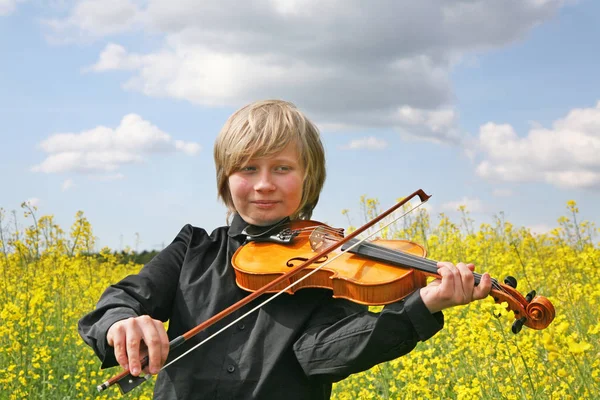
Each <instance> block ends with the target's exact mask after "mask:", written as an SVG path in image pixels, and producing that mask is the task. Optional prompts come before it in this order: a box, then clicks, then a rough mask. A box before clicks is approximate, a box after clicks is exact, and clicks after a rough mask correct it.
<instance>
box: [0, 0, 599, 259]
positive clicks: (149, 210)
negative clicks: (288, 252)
mask: <svg viewBox="0 0 600 400" xmlns="http://www.w3.org/2000/svg"><path fill="white" fill-rule="evenodd" d="M210 4H212V2H196V1H192V0H178V1H166V0H148V1H133V0H102V1H99V0H87V1H75V0H54V1H42V2H34V1H28V0H21V1H19V0H0V38H1V39H0V65H1V69H0V168H1V171H2V186H1V189H0V207H2V208H4V209H5V210H7V211H10V210H14V209H19V205H20V203H21V202H22V201H25V200H30V201H31V202H32V203H34V204H35V205H36V206H37V207H38V210H39V211H38V213H39V214H40V215H45V214H52V215H54V216H55V218H56V220H57V222H58V223H59V224H60V225H61V226H62V227H63V229H67V228H68V227H69V226H70V224H71V223H72V222H73V217H74V215H75V213H76V212H77V211H78V210H83V211H84V213H85V215H86V216H87V218H88V219H89V220H90V222H91V223H92V226H93V229H94V233H95V235H96V236H97V237H98V245H99V246H105V245H106V246H110V247H112V248H115V249H119V248H121V247H124V246H131V247H135V246H136V233H138V234H139V243H138V244H137V246H138V248H139V249H151V248H152V249H158V248H160V247H161V246H163V245H165V244H167V243H169V242H170V241H171V240H172V238H173V237H175V235H176V234H177V232H178V231H179V229H180V228H181V227H182V226H183V225H184V224H186V223H191V224H193V225H196V226H201V227H203V228H205V229H206V230H208V231H210V230H212V229H214V228H215V227H217V226H220V225H223V224H224V222H225V209H224V207H223V206H222V205H221V204H220V203H218V201H217V199H216V190H215V177H214V167H213V161H212V144H213V142H214V139H215V137H216V134H217V133H218V131H219V129H220V128H221V126H222V125H223V123H224V122H225V120H226V119H227V117H228V116H229V115H230V114H231V113H232V112H233V111H235V110H236V109H237V108H239V107H240V106H242V105H244V104H246V103H248V102H250V101H253V100H258V99H263V98H283V99H286V100H289V101H292V102H294V103H296V104H297V105H298V106H299V107H300V108H301V109H302V110H304V111H305V112H306V114H307V115H308V116H309V117H310V118H312V119H313V120H314V121H315V122H316V123H317V125H318V126H319V127H320V129H321V131H322V137H323V142H324V144H325V146H326V151H327V161H328V179H327V182H326V185H325V188H324V191H323V194H322V196H321V201H320V204H319V206H318V207H317V209H316V210H315V213H314V215H313V218H314V219H317V220H321V221H325V222H328V223H330V224H331V225H335V226H341V227H345V226H346V225H347V220H346V217H344V216H343V215H342V213H341V211H342V210H343V209H349V210H350V215H351V218H352V221H353V222H354V223H355V224H357V223H359V222H360V221H362V219H361V216H360V207H359V201H360V196H361V195H367V196H368V197H372V198H377V199H378V200H379V201H380V203H381V207H382V208H387V207H390V206H391V205H393V204H394V202H395V201H396V200H397V199H398V198H400V197H402V196H405V195H407V194H409V193H412V192H413V191H414V190H416V189H418V188H422V189H424V190H425V191H426V192H428V193H430V194H432V195H433V197H432V198H431V200H430V202H429V203H430V204H429V207H430V211H431V213H432V215H433V220H434V221H437V215H438V214H439V213H440V212H444V213H446V214H449V215H450V216H452V217H454V218H456V221H458V215H457V213H456V211H455V210H456V208H457V206H458V205H459V204H465V205H466V206H467V208H468V209H469V210H470V211H471V216H472V217H473V218H475V219H476V221H477V222H491V221H492V219H493V216H494V215H497V214H498V213H500V212H503V213H504V214H505V216H506V219H507V220H509V221H511V222H512V223H514V224H516V225H522V226H527V227H531V228H532V229H533V230H536V231H544V230H547V229H550V228H552V227H554V226H556V220H557V219H558V218H559V217H560V216H561V215H565V213H566V209H565V205H566V202H567V200H570V199H573V200H575V201H577V203H578V205H579V208H580V210H581V214H582V215H581V218H583V219H588V220H591V221H594V222H598V216H599V215H600V213H599V211H600V205H599V204H600V195H599V193H600V105H599V103H598V102H599V101H600V80H599V79H598V73H597V66H598V65H600V56H599V55H598V51H597V50H596V49H597V47H598V44H597V43H598V41H599V39H600V28H598V25H600V24H599V23H598V22H600V21H598V19H599V17H598V15H600V5H599V3H598V2H594V1H591V0H587V1H586V0H582V1H560V0H546V1H539V0H520V1H503V2H498V1H496V0H487V1H486V0H479V1H470V2H465V1H447V2H439V1H422V2H410V1H380V2H376V3H374V2H360V1H347V2H344V3H343V4H344V6H343V7H342V6H341V5H340V4H341V2H338V1H316V0H287V1H284V0H264V1H260V2H253V3H250V2H248V3H240V2H234V1H229V0H227V1H225V0H224V1H222V2H220V3H218V4H219V5H217V6H211V5H210ZM215 4H217V3H215ZM242 4H243V6H242ZM374 4H376V5H377V8H374ZM241 7H243V9H242V8H241ZM22 223H25V222H24V221H22Z"/></svg>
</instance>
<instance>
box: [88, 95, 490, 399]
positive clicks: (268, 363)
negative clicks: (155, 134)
mask: <svg viewBox="0 0 600 400" xmlns="http://www.w3.org/2000/svg"><path fill="white" fill-rule="evenodd" d="M214 158H215V164H216V170H217V188H218V193H219V198H220V199H221V200H222V201H223V202H224V203H225V205H226V206H227V209H228V219H229V218H230V217H232V220H231V224H230V225H228V226H224V227H220V228H217V229H215V230H214V231H213V232H212V233H211V234H210V235H209V234H208V233H207V232H206V231H205V230H203V229H201V228H196V227H192V226H190V225H186V226H184V227H183V229H182V230H181V232H180V233H179V234H178V235H177V237H176V238H175V239H174V241H173V242H172V243H171V244H170V245H169V246H168V247H167V248H165V249H164V250H163V251H161V253H160V254H158V255H157V256H156V257H155V258H154V259H153V260H152V261H151V262H150V263H148V264H147V265H146V266H144V268H143V269H142V270H141V271H140V272H139V274H137V275H134V276H128V277H126V278H125V279H123V280H122V281H121V282H119V283H117V284H115V285H112V286H111V287H110V288H108V289H107V290H106V291H105V293H104V294H103V295H102V297H101V298H100V301H99V302H98V305H97V307H96V310H94V311H93V312H91V313H90V314H88V315H86V316H84V317H83V318H82V319H81V320H80V323H79V332H80V334H81V336H82V337H83V339H84V340H85V342H86V343H88V344H89V345H90V346H92V347H93V349H94V351H95V352H96V354H97V355H98V356H99V357H100V358H101V359H102V367H103V368H105V367H110V366H114V365H117V364H119V365H121V366H122V367H123V368H129V369H130V371H131V373H132V374H133V375H139V374H140V373H141V365H140V359H141V358H143V357H144V356H145V355H148V357H149V365H148V367H147V368H146V372H148V373H151V374H155V373H158V371H159V370H160V368H161V367H162V366H163V365H164V364H165V361H166V359H167V355H168V353H169V340H170V339H173V338H175V337H177V336H179V335H181V334H183V333H184V332H186V331H188V330H189V329H191V328H193V327H194V326H196V325H198V324H199V323H201V322H202V321H204V320H206V319H208V318H209V317H211V316H213V315H214V314H216V313H218V312H219V311H221V310H223V309H225V308H227V307H228V306H230V305H231V304H233V303H235V302H237V301H239V300H240V299H242V298H244V297H245V296H246V295H247V292H245V291H243V290H242V289H240V288H239V287H238V286H237V285H236V284H235V274H234V271H233V268H232V266H231V261H230V260H231V257H232V255H233V253H234V252H235V251H236V250H237V249H238V248H239V246H241V245H242V244H243V243H244V240H245V239H246V236H245V235H244V234H243V233H242V232H243V230H244V229H245V228H246V227H247V226H248V225H255V226H261V227H264V226H269V225H273V224H276V223H278V222H279V221H281V220H282V219H284V218H287V217H289V218H290V219H291V220H295V219H308V218H310V216H311V214H312V211H313V209H314V207H315V206H316V204H317V201H318V198H319V194H320V192H321V189H322V186H323V183H324V181H325V156H324V150H323V146H322V144H321V141H320V138H319V132H318V130H317V129H316V127H315V126H314V125H313V124H312V123H311V122H310V121H309V120H308V119H307V118H306V117H305V116H304V115H303V114H302V113H301V112H300V111H299V110H298V109H297V108H296V107H295V106H294V105H293V104H290V103H287V102H284V101H276V100H271V101H261V102H256V103H253V104H249V105H247V106H246V107H243V108H242V109H240V110H238V111H237V112H235V113H234V114H233V115H232V116H231V117H230V118H229V119H228V121H227V122H226V123H225V125H224V127H223V129H222V130H221V132H220V133H219V136H218V137H217V140H216V142H215V147H214ZM438 268H439V269H438V272H439V274H440V275H441V279H440V280H436V281H433V282H431V283H430V284H429V285H427V286H426V287H424V288H422V289H420V290H417V291H415V292H414V293H412V294H411V295H409V296H407V297H406V298H405V299H403V300H402V301H399V302H397V303H393V304H389V305H387V306H385V307H384V309H383V311H382V312H380V313H377V314H376V313H371V312H369V311H368V310H367V308H366V307H365V306H362V305H358V304H355V303H352V302H350V301H347V300H343V299H334V298H332V297H331V292H330V291H328V290H325V289H305V290H300V291H298V292H297V293H296V294H294V295H293V296H291V295H287V294H286V295H282V296H279V297H277V298H276V299H275V300H274V301H272V302H270V303H268V304H266V305H265V306H264V307H263V308H261V309H260V310H259V311H258V312H256V313H254V314H251V315H249V316H248V317H246V318H244V319H243V320H242V321H241V322H239V323H238V324H237V326H235V327H231V328H230V329H228V330H226V331H224V332H223V333H222V334H220V335H218V336H216V337H215V338H213V339H211V341H209V342H208V343H207V344H206V345H204V346H201V347H199V348H198V349H196V350H195V351H194V352H192V353H190V354H189V355H188V356H186V357H184V358H182V359H181V360H179V361H178V362H176V363H174V364H173V365H171V366H169V367H168V368H165V369H164V370H162V371H161V372H160V373H159V375H158V379H157V382H156V386H155V390H154V394H155V397H156V398H160V399H281V398H286V399H288V400H291V399H328V398H329V397H330V394H331V385H332V382H335V381H338V380H341V379H344V378H345V377H347V376H348V375H350V374H352V373H355V372H359V371H363V370H366V369H369V368H371V367H372V366H373V365H375V364H378V363H381V362H384V361H387V360H391V359H394V358H397V357H400V356H402V355H404V354H406V353H408V352H410V351H411V350H412V349H413V348H414V347H415V346H416V344H417V342H419V341H424V340H427V339H428V338H430V337H431V336H433V335H434V334H435V333H436V332H437V331H439V330H440V329H441V328H442V326H443V315H442V313H441V312H440V311H441V310H442V309H444V308H447V307H451V306H455V305H458V304H467V303H469V302H471V301H473V300H478V299H482V298H484V297H486V296H487V294H488V293H489V291H490V288H491V279H490V277H489V275H487V274H484V275H483V277H482V279H481V282H480V284H479V285H478V286H475V285H474V278H473V273H472V270H473V266H472V265H465V264H463V263H459V264H457V265H456V266H455V265H453V264H451V263H439V264H438ZM242 312H244V310H239V311H238V312H236V313H234V314H233V315H232V318H236V317H238V316H240V315H242ZM167 320H168V321H169V330H168V332H165V330H164V328H163V324H162V322H163V321H167ZM218 329H219V327H218V326H213V327H210V328H208V329H207V330H205V331H203V332H202V333H200V334H199V335H197V336H196V337H194V338H193V339H191V340H190V341H191V342H196V343H197V342H199V341H200V340H202V339H203V338H205V337H207V336H209V335H210V334H211V333H213V332H215V331H216V330H218ZM191 344H194V343H191ZM182 347H186V346H182ZM178 350H179V351H178ZM182 351H183V350H180V349H176V350H175V351H173V352H172V353H181V352H182ZM174 355H177V354H171V356H174Z"/></svg>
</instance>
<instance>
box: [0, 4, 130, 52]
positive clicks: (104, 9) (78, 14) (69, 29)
mask: <svg viewBox="0 0 600 400" xmlns="http://www.w3.org/2000/svg"><path fill="white" fill-rule="evenodd" d="M0 1H2V0H0ZM140 17H141V14H140V10H139V8H138V7H137V6H136V5H135V4H134V3H132V2H130V1H129V0H83V1H80V2H77V3H75V5H74V7H73V8H72V9H71V12H70V15H69V16H68V17H66V18H64V19H50V20H45V21H43V22H44V24H45V25H46V26H48V27H49V28H50V31H51V32H52V33H51V34H50V35H48V39H49V40H50V41H51V42H55V43H69V42H74V41H78V40H79V41H81V40H90V39H93V38H97V37H102V36H107V35H114V34H117V33H122V32H126V31H129V30H131V29H134V27H135V26H137V25H138V19H139V18H140Z"/></svg>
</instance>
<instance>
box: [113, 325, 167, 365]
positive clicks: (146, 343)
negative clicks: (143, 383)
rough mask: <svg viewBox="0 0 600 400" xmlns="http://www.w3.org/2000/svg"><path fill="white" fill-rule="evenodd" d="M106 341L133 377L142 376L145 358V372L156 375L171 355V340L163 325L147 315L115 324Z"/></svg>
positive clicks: (120, 363) (118, 360) (119, 361)
mask: <svg viewBox="0 0 600 400" xmlns="http://www.w3.org/2000/svg"><path fill="white" fill-rule="evenodd" d="M106 340H107V342H108V344H109V345H110V346H112V347H114V349H115V358H116V359H117V362H118V363H119V365H120V366H121V367H123V368H124V369H129V372H130V373H131V375H133V376H139V374H140V372H141V371H142V367H141V362H140V361H141V359H143V358H144V357H146V356H148V360H149V361H148V365H147V366H146V367H145V368H144V369H143V371H144V372H145V373H150V374H157V373H158V371H160V369H161V368H162V366H163V365H164V364H165V362H166V361H167V356H168V354H169V337H168V336H167V332H166V331H165V328H164V326H163V323H162V322H161V321H159V320H156V319H152V318H150V317H149V316H147V315H142V316H141V317H135V318H128V319H124V320H122V321H117V322H115V323H114V324H113V325H112V326H111V327H110V328H109V329H108V332H107V334H106Z"/></svg>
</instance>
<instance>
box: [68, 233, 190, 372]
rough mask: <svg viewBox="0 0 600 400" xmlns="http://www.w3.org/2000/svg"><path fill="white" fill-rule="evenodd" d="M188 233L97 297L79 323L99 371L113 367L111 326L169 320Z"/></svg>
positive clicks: (177, 238) (80, 333) (178, 236)
mask: <svg viewBox="0 0 600 400" xmlns="http://www.w3.org/2000/svg"><path fill="white" fill-rule="evenodd" d="M192 230H193V228H192V226H191V225H186V226H184V227H183V228H182V229H181V231H180V232H179V234H178V235H177V237H176V238H175V239H174V240H173V242H172V243H171V244H169V246H167V247H166V248H165V249H164V250H162V251H161V252H160V253H159V254H157V255H156V257H154V258H153V259H152V261H150V262H149V263H148V264H146V265H145V266H144V267H143V268H142V270H141V271H140V272H139V273H138V274H137V275H130V276H127V277H126V278H124V279H123V280H121V281H120V282H118V283H116V284H114V285H111V286H110V287H109V288H108V289H106V290H105V291H104V293H103V294H102V296H101V297H100V300H99V301H98V304H97V305H96V309H95V310H94V311H92V312H90V313H89V314H87V315H85V316H84V317H83V318H81V319H80V320H79V324H78V331H79V335H80V336H81V337H82V338H83V340H84V341H85V343H87V344H88V345H89V346H91V347H92V349H93V350H94V352H95V353H96V355H97V356H98V357H99V358H100V359H101V360H102V368H107V367H112V366H115V365H117V361H116V359H115V356H114V352H113V351H112V348H111V347H110V346H109V345H108V342H107V341H106V334H107V332H108V329H109V328H110V327H111V326H112V325H113V324H114V323H115V322H117V321H120V320H123V319H127V318H130V317H137V316H140V315H149V316H151V317H152V318H154V319H158V320H161V321H167V320H168V319H169V315H170V312H171V308H172V302H173V296H174V293H175V291H176V289H177V284H178V281H179V274H180V270H181V265H182V264H183V260H184V258H185V254H186V250H187V248H188V244H189V241H190V239H191V235H192Z"/></svg>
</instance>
